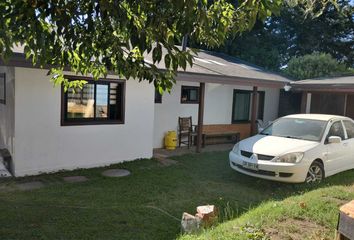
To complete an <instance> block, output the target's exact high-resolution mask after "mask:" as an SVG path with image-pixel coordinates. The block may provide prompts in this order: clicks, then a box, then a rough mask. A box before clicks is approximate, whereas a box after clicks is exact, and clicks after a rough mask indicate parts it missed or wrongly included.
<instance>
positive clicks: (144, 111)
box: [14, 68, 154, 176]
mask: <svg viewBox="0 0 354 240" xmlns="http://www.w3.org/2000/svg"><path fill="white" fill-rule="evenodd" d="M46 73H47V70H39V69H30V68H16V69H15V74H16V81H15V83H16V85H15V88H16V104H15V115H16V121H15V138H16V142H15V149H16V150H15V151H16V152H15V156H14V164H15V174H16V176H23V175H31V174H38V173H40V172H51V171H57V170H62V169H75V168H86V167H95V166H104V165H108V164H112V163H118V162H122V161H127V160H134V159H138V158H149V157H151V156H152V147H153V144H152V139H153V120H154V100H153V99H154V87H153V86H152V85H149V84H148V83H145V82H141V83H138V82H137V81H134V80H129V81H127V82H126V92H125V124H121V125H85V126H60V107H61V96H60V91H61V90H60V88H58V87H57V88H54V87H53V85H52V84H51V83H50V82H49V77H48V76H46ZM109 77H111V78H112V77H113V76H109ZM113 78H114V77H113Z"/></svg>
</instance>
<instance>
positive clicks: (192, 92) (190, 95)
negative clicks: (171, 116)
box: [181, 86, 199, 103]
mask: <svg viewBox="0 0 354 240" xmlns="http://www.w3.org/2000/svg"><path fill="white" fill-rule="evenodd" d="M181 103H199V87H193V86H182V90H181Z"/></svg>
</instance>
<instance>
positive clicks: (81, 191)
mask: <svg viewBox="0 0 354 240" xmlns="http://www.w3.org/2000/svg"><path fill="white" fill-rule="evenodd" d="M227 159H228V156H227V153H226V152H214V153H204V154H201V155H185V156H180V157H176V158H175V160H177V161H178V164H177V165H173V166H169V167H162V166H160V165H159V164H158V163H157V161H155V160H139V161H135V162H127V163H122V164H118V165H115V166H111V167H112V168H116V167H119V168H126V169H128V170H130V171H131V172H132V175H130V176H128V177H124V178H107V177H103V176H102V175H101V172H102V170H103V169H102V168H96V169H89V170H77V171H73V172H62V173H57V174H50V175H42V176H37V177H30V178H24V179H16V180H10V181H5V182H3V183H2V184H0V185H2V186H4V185H7V186H11V185H13V184H15V183H16V182H22V181H28V180H40V181H42V182H45V183H46V187H44V188H42V189H38V190H33V191H1V192H0V212H1V214H0V236H1V239H176V238H179V239H180V240H182V239H183V240H186V239H247V238H253V239H261V237H265V239H266V237H267V236H273V235H274V234H273V233H272V231H273V232H274V231H275V232H276V231H280V232H281V233H279V234H280V236H285V237H289V236H290V237H291V236H293V237H294V236H296V234H298V233H297V232H298V231H299V230H298V229H297V228H296V226H295V225H296V224H299V222H303V223H306V225H307V226H309V224H313V225H314V226H316V227H315V228H316V229H314V232H304V233H303V234H302V235H303V238H301V239H306V237H307V238H313V236H316V237H317V236H318V237H319V238H330V237H332V236H333V232H334V229H335V226H336V221H337V213H338V212H337V209H338V205H340V204H342V203H344V202H346V201H348V200H350V199H353V198H354V187H353V184H354V171H348V172H345V173H342V174H340V175H337V176H334V177H331V178H329V179H328V180H326V181H325V182H324V183H323V184H321V185H319V186H312V187H311V186H308V185H291V184H282V183H276V182H270V181H265V180H260V179H256V178H252V177H248V176H244V175H242V174H238V173H236V172H235V171H233V170H231V169H230V167H229V166H228V161H227ZM69 175H84V176H87V177H88V178H89V179H90V181H88V182H84V183H74V184H69V183H64V182H63V181H62V177H63V176H69ZM0 187H1V186H0ZM203 204H215V205H217V206H218V207H219V209H220V210H221V213H223V216H224V220H229V219H230V218H233V219H231V220H230V221H225V222H224V223H221V224H219V225H218V226H216V227H214V228H212V229H209V230H205V231H203V232H202V233H200V234H198V235H181V233H180V220H179V219H180V218H181V216H182V213H183V212H184V211H186V212H189V213H192V214H194V213H195V208H196V207H197V206H198V205H203ZM288 221H290V222H288ZM295 223H296V224H295ZM317 230H319V231H320V232H319V233H316V231H317ZM272 234H273V235H272ZM279 234H278V235H279ZM281 234H283V235H281ZM286 234H287V235H286ZM313 234H315V235H313ZM305 235H306V236H305ZM274 236H276V235H274ZM279 239H286V238H279Z"/></svg>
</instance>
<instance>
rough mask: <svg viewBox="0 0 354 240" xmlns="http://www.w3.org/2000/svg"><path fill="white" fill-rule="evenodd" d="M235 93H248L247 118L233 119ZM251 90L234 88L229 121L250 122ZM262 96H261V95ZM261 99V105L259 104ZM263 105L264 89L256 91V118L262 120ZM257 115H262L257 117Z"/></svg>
mask: <svg viewBox="0 0 354 240" xmlns="http://www.w3.org/2000/svg"><path fill="white" fill-rule="evenodd" d="M237 93H247V94H249V95H250V97H249V101H250V106H249V109H248V119H247V120H235V119H234V114H235V104H236V101H235V94H237ZM252 93H253V91H252V90H243V89H234V92H233V95H232V113H231V123H250V122H251V120H250V116H249V115H250V112H251V111H252V104H251V103H252ZM261 96H262V97H261ZM261 99H262V100H261ZM260 100H261V104H262V106H261V105H260V104H259V103H260ZM264 105H265V91H258V109H257V119H261V120H263V118H264ZM259 115H262V116H261V117H259Z"/></svg>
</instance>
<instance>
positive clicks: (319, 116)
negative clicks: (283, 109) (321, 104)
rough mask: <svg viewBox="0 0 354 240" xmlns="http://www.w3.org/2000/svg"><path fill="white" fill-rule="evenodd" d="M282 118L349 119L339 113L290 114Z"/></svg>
mask: <svg viewBox="0 0 354 240" xmlns="http://www.w3.org/2000/svg"><path fill="white" fill-rule="evenodd" d="M284 118H301V119H311V120H322V121H329V120H334V119H341V120H343V119H349V120H351V119H350V118H348V117H344V116H339V115H329V114H292V115H288V116H285V117H284Z"/></svg>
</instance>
